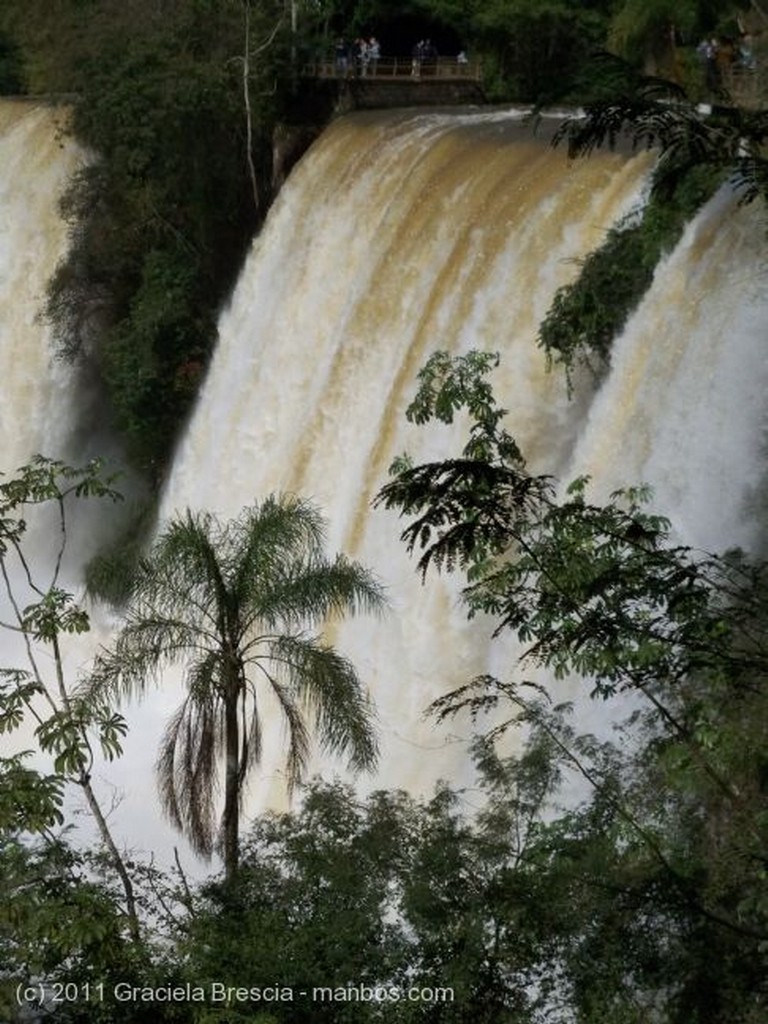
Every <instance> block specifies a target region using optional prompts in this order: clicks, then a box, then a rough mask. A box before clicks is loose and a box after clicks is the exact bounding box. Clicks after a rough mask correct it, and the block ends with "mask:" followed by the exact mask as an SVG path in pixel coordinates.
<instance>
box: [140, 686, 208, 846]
mask: <svg viewBox="0 0 768 1024" xmlns="http://www.w3.org/2000/svg"><path fill="white" fill-rule="evenodd" d="M222 746H223V722H222V714H221V707H220V705H219V704H218V702H217V701H216V700H215V699H214V698H213V697H209V698H208V699H200V698H193V697H191V696H190V697H187V698H186V700H185V701H184V703H183V704H182V705H181V707H180V708H179V709H178V710H177V711H176V712H175V713H174V715H173V717H172V718H171V720H170V722H169V723H168V726H167V727H166V730H165V733H164V735H163V739H162V744H161V748H160V756H159V758H158V761H157V766H156V767H157V776H158V787H159V791H160V802H161V806H162V808H163V811H164V812H165V814H166V815H167V816H168V819H169V820H170V822H171V824H172V825H174V827H175V828H177V829H179V830H180V831H181V832H183V833H184V834H185V835H186V836H187V838H188V839H189V841H190V844H191V845H192V848H193V849H194V850H195V851H196V852H197V853H200V854H202V855H203V856H205V857H210V855H211V853H212V851H213V841H214V834H215V830H216V813H215V798H216V795H217V793H218V784H219V774H218V762H219V757H220V754H221V750H222Z"/></svg>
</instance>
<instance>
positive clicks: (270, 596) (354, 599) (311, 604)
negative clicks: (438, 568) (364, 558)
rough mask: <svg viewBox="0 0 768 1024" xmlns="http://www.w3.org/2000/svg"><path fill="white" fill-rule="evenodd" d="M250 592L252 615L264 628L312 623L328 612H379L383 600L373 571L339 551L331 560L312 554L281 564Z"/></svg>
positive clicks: (331, 613)
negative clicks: (253, 593)
mask: <svg viewBox="0 0 768 1024" xmlns="http://www.w3.org/2000/svg"><path fill="white" fill-rule="evenodd" d="M254 596H255V597H256V598H257V601H256V603H255V604H254V607H253V615H254V618H255V619H257V620H258V621H259V622H260V623H263V625H264V626H266V627H267V628H268V629H277V628H279V627H281V626H282V627H288V628H295V627H297V626H313V625H315V624H317V623H320V622H322V621H323V620H324V619H325V618H327V617H328V616H329V615H349V614H356V613H359V612H368V613H370V612H379V611H381V609H382V607H383V606H384V604H385V598H384V591H383V588H382V587H381V584H380V583H379V582H378V581H377V580H376V578H375V577H374V576H373V574H372V573H371V572H369V571H368V570H367V569H365V568H364V567H363V566H361V565H359V564H358V563H357V562H353V561H350V560H349V559H348V558H346V557H345V556H343V555H338V556H337V557H336V559H335V561H333V562H331V561H328V560H326V559H323V558H317V557H315V558H311V559H302V560H295V561H294V562H292V563H287V564H284V565H283V566H282V567H281V568H280V573H279V575H276V576H275V577H274V578H273V579H272V580H270V581H268V582H267V581H265V586H264V587H263V589H262V590H261V591H260V592H259V593H258V595H254Z"/></svg>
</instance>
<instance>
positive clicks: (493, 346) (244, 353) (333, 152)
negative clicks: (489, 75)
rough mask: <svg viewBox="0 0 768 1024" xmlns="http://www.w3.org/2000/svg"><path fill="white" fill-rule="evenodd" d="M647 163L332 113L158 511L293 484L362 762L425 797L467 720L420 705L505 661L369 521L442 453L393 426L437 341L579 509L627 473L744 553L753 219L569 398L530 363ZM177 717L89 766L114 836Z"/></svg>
mask: <svg viewBox="0 0 768 1024" xmlns="http://www.w3.org/2000/svg"><path fill="white" fill-rule="evenodd" d="M649 167H650V162H649V158H647V157H635V158H628V157H626V156H619V155H608V154H603V155H598V156H596V157H594V158H592V159H590V160H588V161H583V162H579V163H576V164H568V163H567V161H566V159H565V157H564V155H563V154H562V153H560V152H556V151H553V150H552V149H551V148H550V147H549V146H548V144H547V143H546V142H545V141H540V140H538V139H535V138H533V137H532V136H531V134H530V130H529V129H528V128H527V127H526V126H523V125H522V124H521V119H520V116H519V115H517V114H514V113H501V112H479V113H470V114H465V113H458V112H447V113H446V112H437V113H435V112H432V113H430V112H419V113H413V112H403V111H401V112H395V113H392V112H390V113H380V114H365V115H354V116H351V117H348V118H344V119H342V120H339V121H337V122H336V123H335V124H333V125H332V126H331V127H330V128H329V129H328V130H327V131H326V132H325V133H324V135H323V137H322V138H321V139H320V140H319V142H318V143H317V144H316V145H315V146H314V147H313V149H312V151H311V152H310V153H309V154H308V155H307V156H306V157H305V158H304V160H303V161H302V162H301V163H300V164H299V166H298V167H297V168H296V169H295V170H294V172H293V173H292V175H291V178H290V180H289V181H288V183H287V185H286V186H285V187H284V189H283V192H282V193H281V195H280V197H279V199H278V202H277V204H276V205H275V207H274V209H273V210H272V212H271V214H270V217H269V219H268V222H267V225H266V227H265V229H264V231H263V232H262V234H261V237H260V238H259V239H257V241H256V242H255V243H254V247H253V251H252V253H251V255H250V257H249V259H248V261H247V263H246V266H245V268H244V270H243V273H242V275H241V279H240V282H239V284H238V286H237V288H236V291H235V293H234V295H233V297H232V301H231V304H230V306H229V308H228V309H227V310H226V311H225V312H224V314H223V316H222V319H221V324H220V335H221V340H220V345H219V349H218V351H217V353H216V355H215V357H214V360H213V364H212V366H211V369H210V372H209V376H208V379H207V381H206V384H205V387H204V390H203V393H202V395H201V397H200V400H199V403H198V407H197V409H196V412H195V415H194V417H193V419H192V422H191V424H190V426H189V429H188V431H187V434H186V436H185V438H184V441H183V443H182V445H181V447H180V450H179V452H178V455H177V458H176V462H175V465H174V469H173V473H172V475H171V478H170V480H169V483H168V486H167V490H166V493H165V496H164V500H163V508H162V512H163V515H164V516H166V517H167V516H169V515H170V514H172V512H173V511H174V510H179V509H183V508H185V507H187V506H189V507H191V508H208V509H211V510H214V511H216V512H218V513H219V514H221V515H224V516H228V515H233V514H236V513H237V512H238V511H239V510H240V509H241V508H242V507H243V506H244V505H246V504H248V503H250V502H252V501H253V500H255V499H257V498H263V497H264V496H265V495H266V494H268V493H269V492H270V491H274V490H290V491H295V492H299V493H301V494H303V495H306V496H308V497H312V498H313V499H314V500H315V501H317V502H318V503H319V504H320V505H321V506H322V507H323V509H324V511H325V513H326V515H327V517H328V520H329V533H328V546H329V549H330V550H337V549H341V550H343V551H345V552H346V553H347V554H349V555H351V556H353V557H355V558H357V559H359V560H360V561H362V562H363V563H365V564H366V565H368V566H369V567H370V568H372V569H373V570H374V571H375V572H376V573H377V574H378V575H379V577H380V578H381V579H382V580H383V581H384V583H385V584H386V586H387V588H388V592H389V598H390V603H391V610H390V611H389V613H388V614H387V615H386V616H384V617H383V618H382V619H380V620H365V619H359V620H352V621H351V622H348V623H344V624H341V625H339V626H336V627H335V628H334V629H333V631H332V633H333V640H334V642H336V643H337V644H338V645H339V647H340V648H341V649H342V650H343V651H344V652H345V653H347V654H349V655H350V657H351V658H352V659H353V660H354V661H355V663H356V665H357V666H358V668H359V669H360V671H361V674H362V675H363V677H364V678H365V679H366V680H367V681H368V682H369V683H370V686H371V689H372V692H373V695H374V697H375V700H376V703H377V706H378V709H379V716H380V724H381V735H382V747H383V753H382V769H381V773H380V774H379V776H377V778H376V779H374V780H372V782H371V783H370V784H374V785H385V786H405V787H408V788H411V789H415V790H422V791H423V790H424V789H427V788H429V787H430V786H431V784H432V782H433V781H434V780H435V779H436V778H438V777H440V776H442V777H447V778H451V779H453V780H457V779H458V780H464V779H466V778H467V777H468V774H467V771H468V762H467V745H466V741H467V738H468V736H469V732H470V730H469V726H468V725H467V723H461V722H457V723H455V725H454V727H453V731H452V732H450V731H449V729H448V728H446V727H445V726H443V727H440V728H439V729H436V728H434V727H433V726H432V725H431V724H430V723H428V722H425V721H424V720H423V718H422V713H423V711H424V709H425V707H426V706H427V705H428V703H429V702H430V701H431V700H432V699H434V698H435V697H437V696H438V695H440V694H441V693H444V692H445V691H446V690H448V689H450V688H451V687H453V686H456V685H458V684H460V683H462V682H464V681H466V680H467V679H469V678H471V677H472V676H473V675H474V674H476V673H478V672H482V671H488V670H491V671H497V672H499V673H505V672H507V671H508V669H509V658H510V654H509V650H508V649H506V650H504V649H500V648H495V647H494V646H493V645H492V644H491V643H490V642H489V639H488V631H487V630H485V629H484V628H483V624H482V623H480V622H477V621H475V622H473V623H472V624H469V623H468V622H467V621H466V617H465V614H464V611H463V609H462V607H461V605H460V601H459V596H458V591H459V583H458V581H457V580H446V579H443V580H438V579H432V580H431V581H430V582H429V584H428V585H427V586H426V587H422V586H421V584H420V583H419V580H418V578H417V577H416V574H415V572H414V565H413V563H412V561H410V560H409V559H408V557H407V556H406V554H405V552H404V550H403V549H402V546H401V544H400V543H399V541H398V534H399V530H400V525H399V523H398V521H397V520H396V519H395V517H393V516H392V515H390V514H388V513H385V512H383V511H372V510H371V508H370V502H371V499H372V498H373V497H374V495H375V494H376V492H377V491H378V489H379V488H380V487H381V485H382V483H383V482H384V481H385V480H386V477H387V467H388V465H389V463H390V462H391V460H392V458H393V457H394V456H395V455H396V454H398V453H400V452H402V451H403V450H408V451H409V452H410V453H411V454H412V455H413V457H414V458H415V459H417V460H423V459H428V458H442V457H446V456H448V455H450V454H453V453H455V452H457V451H458V449H459V447H460V444H461V441H462V424H460V423H457V424H456V425H455V427H453V428H441V429H432V428H430V429H425V428H421V427H410V426H408V424H407V423H406V421H405V416H404V410H405V408H406V406H407V404H408V402H409V400H410V398H411V397H412V394H413V390H414V379H415V374H416V372H417V370H418V369H419V367H420V366H421V365H422V364H423V362H424V361H425V359H426V357H427V356H428V355H429V354H430V353H431V352H432V351H434V350H435V349H437V348H442V349H447V350H449V351H451V352H455V353H458V352H463V351H466V350H468V349H470V348H483V349H489V350H494V351H495V350H498V351H500V352H501V353H502V358H503V362H502V366H501V368H500V370H499V371H498V372H497V375H496V379H495V386H496V392H497V395H498V396H499V398H500V399H501V401H502V402H503V404H504V405H505V406H506V407H507V408H509V410H510V413H509V429H510V430H511V432H512V433H513V434H514V435H515V436H516V437H517V439H518V441H519V443H520V445H521V448H522V450H523V451H524V452H525V454H526V456H527V458H528V460H529V463H530V465H531V468H532V469H533V470H534V471H536V472H548V473H552V474H554V475H556V476H559V477H561V478H564V479H570V478H572V477H573V476H575V475H577V474H582V473H589V474H591V475H593V477H594V479H595V488H596V490H597V491H598V492H599V493H602V494H605V493H607V492H608V491H609V490H611V489H612V488H614V487H618V486H621V485H625V484H634V483H639V482H647V483H650V484H651V485H653V486H654V487H655V488H656V493H657V501H656V504H657V506H658V508H659V509H660V510H661V511H664V512H665V513H667V514H668V515H670V516H671V518H672V519H673V523H674V526H675V529H676V530H677V531H678V533H679V535H680V537H681V538H682V539H684V540H686V541H688V542H690V543H693V544H698V545H702V546H706V547H710V548H714V549H720V548H723V547H725V546H728V545H731V544H733V543H734V542H735V543H740V544H746V545H752V546H754V545H755V544H756V543H757V540H758V532H757V526H756V517H755V516H754V515H752V516H751V518H750V515H749V513H748V505H747V499H748V498H749V496H750V492H755V493H757V492H758V491H759V488H760V486H761V485H762V479H763V461H764V460H763V451H762V443H763V430H764V417H765V413H766V402H765V399H764V395H765V391H766V384H768V365H767V364H766V359H765V357H764V354H763V352H762V351H761V347H762V341H763V336H762V328H761V323H762V322H764V319H765V314H766V312H768V287H767V286H766V281H765V278H764V275H763V267H762V264H761V262H760V257H759V254H760V252H761V249H762V245H763V235H764V226H763V224H762V222H761V219H760V217H759V215H758V213H757V211H756V210H755V209H740V208H738V207H737V205H736V203H735V201H734V200H733V198H732V197H731V196H729V195H728V194H727V193H726V192H725V191H724V192H723V193H721V194H720V195H719V196H718V197H717V198H716V199H715V200H714V201H713V202H712V203H711V204H710V205H709V206H708V207H707V209H706V210H705V211H704V212H703V213H702V214H701V215H700V216H699V217H698V218H697V220H696V221H695V223H694V224H692V225H691V226H690V228H689V230H688V232H687V233H686V236H685V238H684V240H683V241H682V243H681V244H680V246H679V247H678V248H677V250H676V251H675V253H673V254H672V256H671V257H670V258H669V259H668V260H667V261H665V263H664V265H663V266H662V267H660V268H659V271H658V273H657V275H656V280H655V282H654V285H653V287H652V289H651V290H650V292H649V294H648V295H647V297H646V298H645V300H644V301H643V303H642V304H641V306H640V308H639V309H638V310H637V311H636V313H635V314H634V316H633V318H632V320H631V323H630V324H629V325H628V327H627V330H626V331H625V333H624V336H623V337H622V338H621V339H619V340H618V342H617V344H616V349H615V355H614V358H613V361H612V367H611V370H610V372H609V373H608V374H607V376H606V378H605V379H604V380H603V382H602V383H601V385H600V386H599V387H596V386H595V385H594V384H593V383H592V382H591V381H589V380H583V381H580V382H578V386H577V389H576V396H575V398H574V399H573V400H569V399H568V396H567V393H566V388H565V383H564V381H563V379H562V375H561V374H560V373H559V372H558V371H557V370H555V371H553V372H552V373H547V372H546V367H545V361H544V356H543V354H542V352H541V351H540V350H539V349H538V348H537V346H536V333H537V326H538V324H539V322H540V321H541V319H542V317H543V316H544V314H545V313H546V310H547V308H548V306H549V304H550V302H551V299H552V296H553V294H554V292H555V290H556V289H557V288H558V287H559V286H560V285H561V284H564V283H566V282H568V281H569V280H572V279H573V277H574V276H575V275H576V272H577V268H576V265H575V262H574V261H576V260H578V259H579V258H580V257H582V256H584V255H585V254H586V253H587V252H588V251H589V250H590V249H592V248H594V247H595V246H596V245H597V244H598V243H599V242H600V240H601V239H602V237H603V234H604V232H605V230H606V229H607V228H608V227H609V226H610V225H611V224H613V223H615V222H616V221H617V220H618V219H619V218H620V217H621V216H622V215H623V214H625V213H626V212H628V211H629V210H630V209H631V208H632V206H633V204H635V203H637V202H638V201H639V199H640V197H641V195H642V191H643V189H644V187H645V184H646V181H647V174H648V170H649ZM0 301H2V300H0ZM14 308H15V307H14ZM4 317H5V312H4ZM177 702H178V693H177V692H175V691H174V690H173V688H170V689H166V690H165V691H164V692H162V693H159V694H156V695H155V696H153V697H151V698H150V700H149V701H148V702H147V703H146V704H145V705H143V706H142V707H141V708H140V709H138V710H137V711H136V712H135V714H134V715H133V716H132V717H133V718H134V720H135V722H136V723H137V725H136V727H135V728H134V732H133V735H132V736H131V737H129V742H128V747H127V754H126V758H125V759H124V761H123V763H122V764H121V765H119V766H118V768H117V771H116V772H111V774H112V775H113V777H114V778H115V779H116V780H117V781H118V783H119V782H121V781H122V782H123V784H124V785H125V787H126V791H127V792H126V806H125V808H124V809H123V813H124V815H125V817H124V819H123V820H124V821H125V822H129V823H130V832H131V833H132V834H133V835H134V838H135V835H136V834H137V830H138V829H140V828H141V823H144V822H146V819H147V795H146V793H147V789H148V788H149V787H151V786H152V778H151V762H152V761H153V760H154V750H156V741H157V739H158V738H159V734H160V731H161V728H162V724H163V722H164V721H165V720H166V719H167V716H168V714H169V712H170V710H171V709H172V708H174V707H175V706H176V704H177ZM280 739H281V737H280V735H279V734H278V733H277V731H276V732H275V735H274V736H272V737H271V744H270V746H271V749H270V751H269V753H268V759H267V768H266V771H265V776H264V780H263V781H262V782H261V783H260V784H259V786H258V792H257V793H255V794H254V806H256V805H261V806H263V805H264V804H265V803H266V802H270V801H271V802H278V801H279V799H280V795H281V793H282V784H281V778H280V773H279V768H278V766H279V759H278V752H279V746H280ZM148 750H151V751H152V755H151V756H149V757H148V754H147V752H148ZM139 760H140V761H141V762H142V763H143V765H144V767H142V768H139V767H138V766H137V762H138V761H139ZM139 779H141V782H140V783H139V781H138V780H139ZM270 780H272V781H273V782H274V785H271V784H270ZM144 835H146V825H145V831H144Z"/></svg>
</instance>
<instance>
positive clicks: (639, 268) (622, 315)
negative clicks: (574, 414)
mask: <svg viewBox="0 0 768 1024" xmlns="http://www.w3.org/2000/svg"><path fill="white" fill-rule="evenodd" d="M723 178H724V173H723V172H720V171H718V170H716V169H712V168H710V167H701V166H699V167H692V168H690V169H688V170H687V171H686V172H685V173H682V174H680V175H677V176H676V177H675V178H674V180H673V179H672V178H671V177H670V176H665V177H659V178H658V179H657V182H656V187H655V188H654V189H653V191H652V192H651V195H650V196H649V198H648V200H647V203H646V204H645V206H644V207H643V209H642V210H641V211H640V212H639V213H634V214H630V216H629V217H628V218H627V220H626V221H625V222H624V223H622V224H619V225H618V226H617V227H614V228H611V229H610V231H609V232H608V234H607V235H606V239H605V241H604V242H603V244H602V245H601V246H600V247H599V248H598V249H596V250H595V251H594V252H592V253H590V255H589V256H587V257H586V258H585V259H584V260H583V262H582V264H581V269H580V272H579V276H578V277H577V279H576V280H575V281H574V282H573V283H572V284H569V285H566V286H564V287H563V288H560V289H558V291H557V292H556V294H555V297H554V299H553V300H552V305H551V307H550V309H549V311H548V312H547V315H546V317H545V318H544V320H543V321H542V323H541V326H540V328H539V344H540V345H541V347H542V348H543V349H544V351H545V352H546V355H547V359H548V360H549V362H550V363H554V364H558V365H561V366H562V367H563V368H564V370H565V373H566V375H567V376H568V379H569V382H570V378H571V373H572V371H573V368H574V367H575V366H576V365H578V364H580V363H583V364H586V365H587V366H589V367H591V368H592V370H593V371H596V372H599V370H600V369H601V368H602V367H604V366H605V365H606V364H607V363H608V362H609V360H610V354H611V347H612V345H613V341H614V339H615V338H617V337H618V335H619V334H620V333H621V331H622V329H623V327H624V325H625V324H626V322H627V320H628V318H629V316H630V314H631V313H632V312H633V310H634V309H635V308H636V306H637V305H638V304H639V302H640V300H641V299H642V298H643V296H644V295H645V293H646V291H647V290H648V288H649V287H650V285H651V283H652V281H653V276H654V272H655V270H656V267H657V265H658V263H659V261H660V259H661V258H662V257H663V256H664V255H666V254H668V253H669V252H671V251H672V249H673V248H674V246H675V244H676V243H677V242H678V241H679V239H680V236H681V235H682V233H683V230H684V228H685V226H686V224H687V223H688V222H689V221H690V219H691V218H692V217H693V215H694V214H695V213H696V212H697V211H698V210H699V209H700V208H701V206H702V205H703V204H704V203H705V202H706V200H707V199H709V198H710V196H711V195H712V194H713V192H714V191H715V189H716V188H717V186H718V185H719V184H720V183H721V182H722V180H723Z"/></svg>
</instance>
